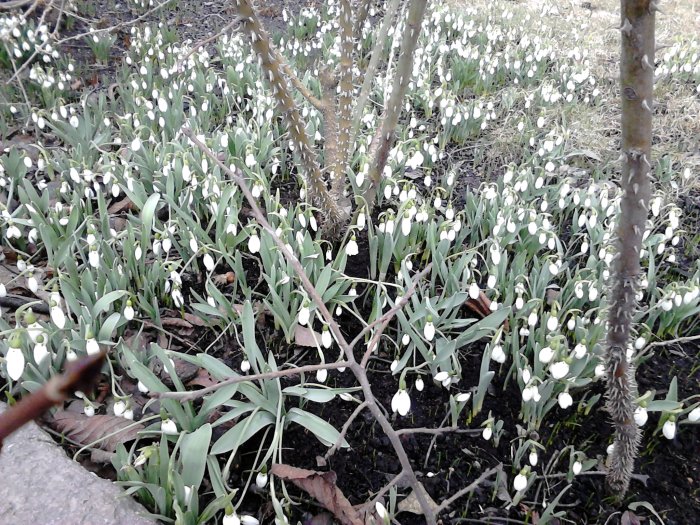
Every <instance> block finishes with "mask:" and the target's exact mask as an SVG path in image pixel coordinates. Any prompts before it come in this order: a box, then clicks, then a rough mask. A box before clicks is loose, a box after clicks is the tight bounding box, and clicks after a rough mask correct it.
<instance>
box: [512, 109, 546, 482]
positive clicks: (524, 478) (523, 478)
mask: <svg viewBox="0 0 700 525" xmlns="http://www.w3.org/2000/svg"><path fill="white" fill-rule="evenodd" d="M540 118H541V117H540ZM513 488H514V489H515V490H516V491H518V492H520V491H521V490H525V489H526V488H527V475H526V474H524V473H523V471H522V470H521V471H520V473H519V474H518V475H517V476H515V479H514V480H513Z"/></svg>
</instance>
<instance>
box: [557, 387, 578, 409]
mask: <svg viewBox="0 0 700 525" xmlns="http://www.w3.org/2000/svg"><path fill="white" fill-rule="evenodd" d="M557 402H558V403H559V406H560V407H561V408H562V409H564V410H566V409H567V408H569V407H570V406H571V405H573V404H574V400H573V398H572V397H571V394H569V392H567V391H564V392H562V393H561V394H559V395H558V396H557Z"/></svg>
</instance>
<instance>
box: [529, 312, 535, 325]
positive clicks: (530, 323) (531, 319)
mask: <svg viewBox="0 0 700 525" xmlns="http://www.w3.org/2000/svg"><path fill="white" fill-rule="evenodd" d="M527 324H528V325H529V326H535V325H536V324H537V312H531V313H530V315H529V316H528V318H527Z"/></svg>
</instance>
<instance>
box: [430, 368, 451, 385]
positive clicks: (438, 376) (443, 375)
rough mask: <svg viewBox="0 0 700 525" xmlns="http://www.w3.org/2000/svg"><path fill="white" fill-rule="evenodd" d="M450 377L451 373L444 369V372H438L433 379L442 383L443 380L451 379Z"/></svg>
mask: <svg viewBox="0 0 700 525" xmlns="http://www.w3.org/2000/svg"><path fill="white" fill-rule="evenodd" d="M449 377H450V374H449V373H447V372H445V371H442V372H438V373H437V374H435V377H433V379H434V380H435V381H438V382H439V383H442V382H443V381H445V380H447V379H449Z"/></svg>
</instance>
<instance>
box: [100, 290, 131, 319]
mask: <svg viewBox="0 0 700 525" xmlns="http://www.w3.org/2000/svg"><path fill="white" fill-rule="evenodd" d="M127 293H128V292H127V291H126V290H114V291H113V292H109V293H107V294H105V295H103V296H102V297H101V298H100V299H99V300H98V301H97V302H96V303H95V305H94V306H93V307H92V318H93V319H96V318H97V316H99V315H100V314H101V313H102V312H106V311H107V310H108V309H109V307H110V306H111V304H112V303H113V302H114V301H116V300H118V299H121V298H122V297H124V296H125V295H126V294H127Z"/></svg>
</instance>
